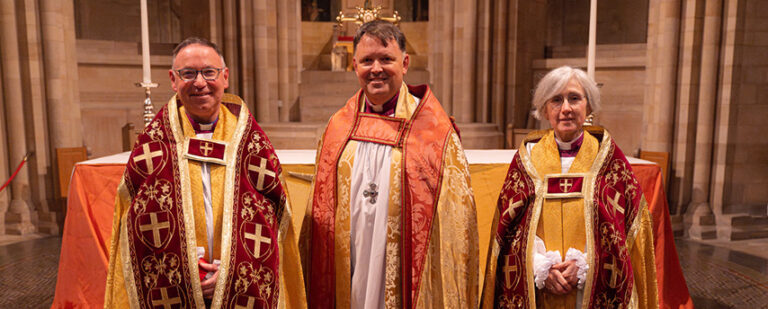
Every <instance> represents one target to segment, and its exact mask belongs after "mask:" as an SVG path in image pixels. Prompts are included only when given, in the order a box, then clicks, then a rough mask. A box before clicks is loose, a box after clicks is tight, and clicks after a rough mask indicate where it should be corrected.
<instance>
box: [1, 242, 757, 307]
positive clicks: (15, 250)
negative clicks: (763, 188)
mask: <svg viewBox="0 0 768 309" xmlns="http://www.w3.org/2000/svg"><path fill="white" fill-rule="evenodd" d="M60 249H61V238H60V237H42V236H41V235H32V236H31V237H25V238H24V239H22V238H8V237H5V238H0V287H2V294H3V297H0V308H48V307H50V304H51V303H52V302H53V293H54V289H55V286H56V268H57V266H58V261H59V250H60ZM677 250H678V254H679V256H680V264H681V266H682V268H683V273H684V275H685V278H686V281H687V283H688V289H689V290H690V293H691V296H692V297H693V302H694V304H695V305H696V308H768V239H761V240H749V241H736V242H724V241H707V242H695V241H689V240H678V241H677Z"/></svg>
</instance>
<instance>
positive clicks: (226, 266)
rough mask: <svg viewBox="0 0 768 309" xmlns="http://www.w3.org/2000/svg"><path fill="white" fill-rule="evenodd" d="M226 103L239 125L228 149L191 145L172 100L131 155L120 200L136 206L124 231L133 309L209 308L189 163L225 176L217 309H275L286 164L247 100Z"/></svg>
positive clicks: (125, 218)
mask: <svg viewBox="0 0 768 309" xmlns="http://www.w3.org/2000/svg"><path fill="white" fill-rule="evenodd" d="M222 104H223V106H224V108H226V109H227V110H228V111H229V112H231V114H233V115H235V116H236V117H237V125H236V129H235V131H234V133H233V135H232V137H231V139H230V140H229V141H213V140H206V139H196V138H189V137H185V136H184V133H183V131H182V124H181V123H180V122H181V121H182V120H181V118H180V117H179V109H178V108H179V107H178V106H177V102H176V100H175V99H172V100H171V102H169V103H168V104H167V105H165V106H164V107H163V108H162V110H161V111H160V112H159V113H158V115H157V117H155V119H154V120H152V122H151V123H150V124H149V126H147V128H146V129H145V130H144V132H143V133H142V134H141V135H140V136H139V137H138V140H137V142H136V146H135V147H134V149H133V151H132V152H131V155H130V158H129V160H128V166H127V169H126V172H125V175H124V179H123V184H121V189H120V190H122V191H121V192H119V193H118V199H120V198H121V194H124V195H127V196H123V197H127V198H128V199H129V200H130V207H129V208H128V209H127V210H126V213H125V214H123V215H122V217H121V218H122V219H120V221H119V222H120V227H119V230H118V231H119V233H120V236H119V242H120V249H119V251H121V252H119V254H120V255H121V262H122V263H123V265H122V271H123V274H124V277H125V281H126V283H125V287H126V292H127V294H128V295H127V296H128V300H129V303H130V304H131V307H134V308H194V307H198V308H202V307H204V306H205V304H204V302H203V297H202V293H201V287H200V281H201V280H200V277H199V275H198V259H197V256H196V250H195V246H196V240H195V226H194V225H195V219H194V217H193V216H194V214H193V213H194V210H193V201H192V200H191V199H192V193H190V176H189V175H190V174H189V168H190V162H189V161H190V160H195V161H203V162H209V164H220V165H223V166H225V167H226V176H225V177H224V180H223V181H224V182H225V183H224V193H223V195H224V198H223V201H224V202H223V208H222V209H223V214H222V220H223V224H222V230H221V231H215V232H216V233H218V232H221V235H222V236H221V239H222V243H221V248H222V250H221V266H220V268H219V270H220V271H219V277H218V281H217V283H216V292H215V294H214V297H213V307H225V308H235V307H238V308H276V307H277V304H278V297H279V295H278V290H279V289H278V283H279V278H280V274H279V273H278V265H279V263H280V261H279V257H280V254H279V252H278V230H279V229H280V228H281V226H280V225H281V215H282V212H283V210H284V207H286V195H285V192H284V190H283V186H282V185H281V183H280V181H279V179H278V175H280V172H281V170H280V163H279V162H278V159H277V156H276V155H275V152H274V149H273V148H272V145H271V143H270V142H269V140H268V139H267V137H266V135H265V134H264V132H263V131H262V130H261V128H260V127H259V125H258V124H257V123H256V121H255V120H254V119H253V117H252V116H251V114H250V113H249V112H248V110H247V108H245V106H244V105H243V102H242V100H240V98H238V97H236V96H233V95H229V94H225V96H224V98H223V102H222ZM222 111H223V109H222ZM212 181H214V179H212ZM116 222H118V221H116ZM115 246H116V244H115V243H113V250H114V248H115ZM116 267H118V268H119V267H121V266H120V265H117V266H116ZM116 284H120V283H116Z"/></svg>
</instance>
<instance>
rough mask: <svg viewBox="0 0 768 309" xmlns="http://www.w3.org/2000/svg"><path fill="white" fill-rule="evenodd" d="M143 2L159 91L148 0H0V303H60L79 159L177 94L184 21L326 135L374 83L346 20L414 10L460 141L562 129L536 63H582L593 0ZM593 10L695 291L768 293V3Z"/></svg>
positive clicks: (243, 78) (599, 61)
mask: <svg viewBox="0 0 768 309" xmlns="http://www.w3.org/2000/svg"><path fill="white" fill-rule="evenodd" d="M146 3H147V12H148V35H149V36H148V38H149V50H150V54H151V56H149V57H148V59H149V61H150V62H151V67H150V69H149V74H150V76H149V77H150V78H151V81H152V82H153V83H156V84H157V86H156V88H142V87H140V85H138V84H139V83H140V82H142V42H141V41H142V36H141V32H142V25H141V22H140V20H141V18H140V17H141V8H140V1H138V0H66V1H60V0H3V1H0V53H1V55H2V59H1V60H2V62H1V63H0V71H1V73H2V77H0V124H2V125H0V182H3V183H5V181H6V180H8V179H9V178H11V177H13V181H11V182H10V184H9V185H8V187H7V188H5V189H4V190H2V191H1V192H0V270H2V272H0V286H3V287H4V291H3V295H4V296H5V297H3V298H2V299H0V308H42V307H49V306H51V305H52V304H53V306H54V307H57V306H59V305H60V304H59V305H57V304H56V303H54V297H55V295H54V294H55V292H56V291H57V290H58V287H57V271H58V270H59V265H60V264H59V262H60V259H61V258H63V256H64V252H63V250H62V235H64V234H66V233H67V231H68V229H72V228H73V227H71V226H68V225H66V224H65V222H66V221H65V220H66V219H67V217H68V216H71V215H70V214H69V213H68V210H70V208H69V207H68V204H67V203H68V201H69V202H71V200H72V199H73V196H72V194H73V193H72V191H68V189H69V188H68V186H69V184H70V175H73V172H72V171H73V166H74V163H75V162H79V161H84V160H90V159H97V158H101V157H106V156H110V155H114V154H118V153H122V152H125V151H129V150H130V149H131V147H132V145H133V142H134V141H135V138H136V135H137V132H139V131H140V130H141V128H143V126H144V120H143V118H144V117H145V112H146V111H147V108H148V105H149V107H151V110H153V111H158V110H159V109H160V108H161V107H162V106H163V105H164V104H165V103H166V102H167V101H168V100H169V98H171V96H172V95H173V94H174V93H173V90H172V89H171V87H170V83H169V77H168V76H169V73H168V72H169V68H170V66H171V61H172V52H173V49H174V47H175V45H176V44H178V43H179V42H181V41H182V40H183V39H184V38H187V37H190V36H198V37H203V38H208V39H210V40H211V41H212V42H214V43H216V44H218V45H219V46H220V48H221V49H222V51H223V53H224V58H225V60H226V64H227V67H228V68H229V69H230V72H231V73H230V83H229V85H230V86H229V89H228V90H227V92H229V93H233V94H237V95H239V96H240V97H242V98H243V99H244V101H245V102H247V104H248V108H249V110H250V111H251V112H252V113H253V115H254V117H255V118H256V120H257V121H258V123H259V125H260V126H261V127H262V128H263V129H264V131H265V132H266V134H267V135H268V136H269V138H270V140H271V141H272V143H273V145H274V146H275V148H276V149H278V150H280V149H285V150H291V149H315V148H316V147H317V142H318V139H319V138H320V137H321V135H322V133H323V129H324V128H325V126H326V124H327V122H328V119H329V117H330V116H331V115H332V114H333V113H334V112H335V111H337V110H338V109H339V108H340V107H341V106H342V105H343V103H344V102H346V101H347V99H348V98H349V97H350V96H351V95H353V94H354V93H355V92H356V91H357V90H358V89H359V84H358V80H357V77H356V76H355V74H354V73H353V72H350V71H351V53H352V47H351V37H352V36H354V33H355V30H356V29H357V27H358V25H357V24H356V23H355V22H353V21H346V22H344V21H342V22H338V21H337V17H340V13H343V15H344V16H347V17H349V16H354V15H355V14H356V12H357V10H358V9H357V8H358V7H362V8H366V7H369V6H370V7H371V8H374V7H375V8H378V9H380V11H379V14H380V15H381V16H395V15H396V16H398V17H399V18H400V20H399V23H398V26H399V27H400V29H401V30H402V31H403V33H404V34H405V36H406V38H407V48H406V49H407V53H408V54H409V55H410V59H411V60H410V68H409V70H408V72H407V74H406V76H405V81H406V83H408V84H427V85H429V87H430V88H431V89H432V91H433V92H434V94H435V95H436V96H437V97H438V98H439V99H440V102H441V103H442V105H443V108H444V109H445V111H446V112H447V113H448V114H449V115H451V116H453V117H454V118H455V121H456V125H457V127H458V128H459V129H460V130H461V138H462V145H463V147H464V148H465V149H514V148H517V147H518V145H519V143H520V138H521V137H523V136H525V134H526V133H528V132H531V131H533V130H536V129H544V128H548V124H547V123H546V121H540V120H536V119H535V118H534V117H533V116H532V115H531V99H532V89H533V88H534V86H535V85H536V83H537V81H538V79H540V78H541V77H542V76H543V75H544V74H545V73H546V72H548V71H549V70H552V69H554V68H557V67H560V66H562V65H570V66H574V67H580V68H586V67H587V46H588V41H589V28H590V27H589V26H590V0H477V1H469V0H373V1H370V0H369V1H363V0H311V1H310V0H290V1H286V0H259V1H249V0H245V1H243V0H184V1H181V0H147V1H146ZM596 13H597V14H596V16H597V19H596V34H595V35H596V56H595V59H596V60H595V80H596V82H597V83H598V85H599V87H600V92H601V95H602V102H603V103H602V110H601V111H600V112H599V113H598V114H596V115H595V118H594V123H595V124H597V125H600V126H603V127H605V128H606V129H607V130H608V131H609V132H610V133H611V134H612V136H613V137H614V138H615V140H616V142H617V144H618V145H619V147H620V148H621V149H622V150H623V151H624V153H625V154H626V155H627V156H632V157H639V158H645V159H647V160H650V161H654V162H656V163H657V164H658V165H659V166H660V167H661V170H662V174H661V179H662V181H661V182H660V186H661V189H660V190H662V193H663V194H662V198H665V199H666V203H667V204H668V213H669V216H668V220H669V221H668V224H669V226H670V227H671V230H672V232H673V233H674V236H675V245H676V248H677V253H678V257H679V261H680V266H681V268H682V271H683V274H684V275H685V279H686V283H687V286H688V289H689V291H690V295H691V297H692V299H693V303H694V305H695V306H696V307H700V308H761V307H762V308H766V306H768V305H766V304H768V190H766V188H768V139H766V138H761V137H760V136H765V134H766V132H768V121H766V118H768V100H765V98H766V97H768V56H766V55H768V1H765V0H711V1H710V0H637V1H605V0H601V1H597V10H596ZM145 89H150V91H151V92H150V93H149V94H147V93H146V92H145ZM146 98H149V99H150V100H149V101H146V100H145V99H146ZM150 102H151V104H150ZM510 159H511V158H510ZM20 164H23V165H20ZM17 167H18V169H17ZM310 172H311V170H310ZM115 185H116V184H115ZM68 194H69V196H68ZM112 194H114V193H112ZM477 207H478V208H480V207H491V206H488V205H478V206H477ZM104 262H105V263H106V261H104ZM59 279H60V278H59ZM61 284H62V282H61V281H60V280H59V281H58V285H61ZM92 284H93V285H100V284H103V283H102V282H94V283H92ZM102 289H103V288H102ZM56 293H58V292H56ZM56 297H58V296H56Z"/></svg>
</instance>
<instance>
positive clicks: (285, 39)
mask: <svg viewBox="0 0 768 309" xmlns="http://www.w3.org/2000/svg"><path fill="white" fill-rule="evenodd" d="M299 9H300V7H299V2H298V0H290V1H283V0H269V1H246V0H224V1H223V3H222V7H221V10H222V14H223V15H224V18H223V19H222V22H221V25H220V27H222V28H223V31H222V33H223V36H224V39H223V47H224V53H225V57H226V58H227V60H228V61H229V62H228V64H227V65H228V66H229V68H230V76H231V80H230V91H232V92H235V93H238V91H239V93H238V95H240V96H241V97H242V98H243V99H244V100H245V101H246V102H247V103H248V104H249V105H250V106H251V107H253V108H251V112H253V113H254V116H255V117H256V120H258V121H259V122H261V123H268V122H278V121H289V120H290V110H291V108H292V107H293V104H295V103H296V101H297V98H298V95H299V86H298V83H299V69H300V66H299V63H301V62H300V54H299V50H300V49H299V40H300V35H301V34H300V29H301V24H300V23H301V15H300V10H299Z"/></svg>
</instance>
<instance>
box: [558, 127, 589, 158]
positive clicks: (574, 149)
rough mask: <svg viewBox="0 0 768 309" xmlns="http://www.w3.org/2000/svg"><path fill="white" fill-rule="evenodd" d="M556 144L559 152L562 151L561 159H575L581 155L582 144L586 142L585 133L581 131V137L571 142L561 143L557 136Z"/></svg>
mask: <svg viewBox="0 0 768 309" xmlns="http://www.w3.org/2000/svg"><path fill="white" fill-rule="evenodd" d="M555 142H556V143H557V150H559V151H560V157H575V156H576V154H578V153H579V148H581V144H582V142H584V131H581V134H579V137H577V138H575V139H573V140H572V141H570V142H563V141H560V139H559V138H558V137H557V135H555Z"/></svg>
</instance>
